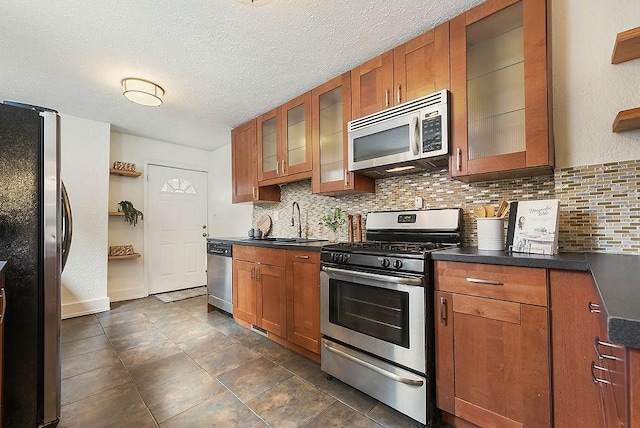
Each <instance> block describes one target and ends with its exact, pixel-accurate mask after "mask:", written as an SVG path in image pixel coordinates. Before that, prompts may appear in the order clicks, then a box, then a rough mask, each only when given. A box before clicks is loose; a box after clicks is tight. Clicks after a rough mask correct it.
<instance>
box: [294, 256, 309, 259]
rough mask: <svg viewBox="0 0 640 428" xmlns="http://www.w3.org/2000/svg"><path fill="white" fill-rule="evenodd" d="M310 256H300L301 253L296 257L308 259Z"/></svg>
mask: <svg viewBox="0 0 640 428" xmlns="http://www.w3.org/2000/svg"><path fill="white" fill-rule="evenodd" d="M308 258H309V256H299V255H296V259H304V260H306V259H308Z"/></svg>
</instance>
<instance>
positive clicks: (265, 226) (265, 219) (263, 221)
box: [255, 214, 271, 238]
mask: <svg viewBox="0 0 640 428" xmlns="http://www.w3.org/2000/svg"><path fill="white" fill-rule="evenodd" d="M256 227H257V228H258V229H260V231H261V232H262V235H261V236H259V237H258V236H255V238H262V237H263V236H267V235H268V234H269V232H270V231H271V217H269V216H268V215H266V214H265V215H263V216H262V217H260V220H258V222H257V223H256Z"/></svg>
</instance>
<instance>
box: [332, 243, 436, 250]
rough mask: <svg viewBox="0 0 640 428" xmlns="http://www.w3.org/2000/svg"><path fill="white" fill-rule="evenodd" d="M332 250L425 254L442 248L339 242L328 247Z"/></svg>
mask: <svg viewBox="0 0 640 428" xmlns="http://www.w3.org/2000/svg"><path fill="white" fill-rule="evenodd" d="M328 248H330V249H334V250H377V251H394V252H399V253H425V252H428V251H432V250H437V249H439V248H443V244H441V243H439V242H390V241H366V242H339V243H337V244H334V245H329V246H328Z"/></svg>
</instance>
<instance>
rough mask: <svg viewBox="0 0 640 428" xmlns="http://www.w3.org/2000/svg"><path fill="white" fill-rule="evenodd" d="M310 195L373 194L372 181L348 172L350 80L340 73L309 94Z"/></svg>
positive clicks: (373, 186)
mask: <svg viewBox="0 0 640 428" xmlns="http://www.w3.org/2000/svg"><path fill="white" fill-rule="evenodd" d="M311 97H312V99H311V106H312V114H311V121H312V138H313V162H314V166H313V178H312V180H311V184H312V190H313V193H323V194H341V193H356V192H374V191H375V183H374V180H373V179H371V178H368V177H363V176H360V175H357V174H354V173H352V172H349V170H348V169H347V168H348V163H347V123H348V122H349V120H351V77H350V73H349V72H347V73H344V74H343V75H341V76H338V77H336V78H334V79H331V80H330V81H328V82H326V83H324V84H322V85H320V86H318V87H317V88H315V89H314V90H313V91H311Z"/></svg>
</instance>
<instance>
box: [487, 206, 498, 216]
mask: <svg viewBox="0 0 640 428" xmlns="http://www.w3.org/2000/svg"><path fill="white" fill-rule="evenodd" d="M484 214H485V217H495V216H496V208H495V207H494V206H493V205H484Z"/></svg>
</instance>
